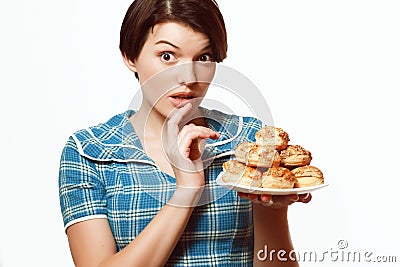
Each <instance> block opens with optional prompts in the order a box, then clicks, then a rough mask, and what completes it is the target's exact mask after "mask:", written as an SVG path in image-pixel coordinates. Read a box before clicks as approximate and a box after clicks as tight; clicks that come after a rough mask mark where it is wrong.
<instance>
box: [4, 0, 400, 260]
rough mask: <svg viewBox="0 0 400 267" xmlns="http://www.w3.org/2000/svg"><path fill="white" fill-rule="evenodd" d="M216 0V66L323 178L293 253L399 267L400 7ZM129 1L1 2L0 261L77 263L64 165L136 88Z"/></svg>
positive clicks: (296, 213) (301, 214)
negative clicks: (126, 27) (70, 141)
mask: <svg viewBox="0 0 400 267" xmlns="http://www.w3.org/2000/svg"><path fill="white" fill-rule="evenodd" d="M219 3H220V6H221V10H222V12H223V14H224V17H225V20H226V24H227V29H228V36H229V52H228V59H227V60H226V61H225V62H224V64H226V65H227V66H230V67H233V68H235V69H236V70H238V71H240V72H241V73H243V74H244V75H246V76H247V77H249V78H250V79H251V80H252V81H253V82H254V83H255V84H256V85H257V86H258V87H259V89H260V90H261V91H262V93H263V94H264V96H265V98H266V100H267V102H268V104H269V107H270V109H271V111H272V114H273V118H274V121H275V125H276V126H279V127H282V128H284V129H285V130H287V131H288V132H289V134H290V137H291V143H293V144H294V143H296V144H301V145H302V146H304V147H305V148H307V149H309V150H310V151H311V152H312V154H313V158H314V159H313V164H314V165H316V166H318V167H320V168H321V169H322V170H323V171H324V174H325V177H326V182H328V183H329V184H330V185H329V186H328V187H327V188H324V189H322V190H320V191H318V192H315V193H314V194H313V201H312V202H311V203H310V204H307V205H304V204H296V205H293V206H292V207H291V208H290V214H289V215H290V227H291V231H292V238H293V242H294V245H295V247H296V249H297V250H298V251H299V252H305V251H317V252H320V253H322V252H323V251H328V252H332V251H335V250H337V249H338V248H337V243H338V241H339V240H346V241H347V242H348V244H349V247H348V249H347V250H346V251H360V252H373V253H374V254H373V255H388V256H390V255H397V261H400V254H399V253H398V251H399V245H398V240H399V238H400V231H399V230H398V225H400V218H399V208H398V206H397V203H398V201H399V200H398V199H399V197H398V187H399V186H400V182H399V178H400V177H399V174H398V166H399V163H398V161H399V156H398V151H399V149H400V146H399V140H398V137H399V134H400V132H399V127H398V126H397V124H398V116H399V114H400V109H399V107H398V102H399V98H398V93H397V92H396V91H399V89H400V49H399V47H400V34H399V32H400V16H399V14H400V3H399V2H398V1H380V0H379V1H378V0H374V1H371V0H370V1H367V0H364V1H355V0H346V1H342V0H336V1H255V0H251V1H228V0H220V1H219ZM129 4H130V1H128V0H124V1H121V0H120V1H104V0H103V1H89V0H85V1H82V0H80V1H76V0H73V1H50V0H37V1H27V0H25V1H22V0H20V1H1V4H0V13H1V14H0V27H1V29H0V30H1V31H0V34H1V43H0V47H1V49H0V64H1V65H0V66H1V78H0V88H1V98H0V99H1V100H0V101H1V103H0V104H1V105H0V108H1V141H2V142H1V144H2V146H1V150H0V151H1V175H0V179H1V185H0V200H1V202H0V206H1V210H0V212H1V213H0V216H1V219H0V226H1V228H0V266H6V267H11V266H59V267H61V266H73V263H72V260H71V258H70V254H69V249H68V244H67V239H66V236H65V234H64V230H63V226H62V219H61V214H60V211H59V206H58V192H57V178H58V177H57V176H58V163H59V157H60V153H61V150H62V148H63V145H64V144H65V141H66V139H67V138H68V136H69V135H70V134H71V133H72V132H74V131H75V130H78V129H80V128H83V127H87V126H89V125H94V124H97V123H99V122H103V121H105V120H107V119H108V118H109V117H111V116H112V115H114V114H117V113H120V112H123V111H125V109H126V108H127V107H128V105H129V102H130V100H131V99H132V97H133V95H134V93H135V91H136V90H137V88H138V86H137V82H136V80H135V79H134V77H133V75H132V74H131V73H130V72H129V71H128V70H127V69H126V67H125V66H124V65H123V63H122V61H121V58H120V55H119V50H118V41H119V39H118V37H119V27H120V24H121V22H122V19H123V16H124V14H125V11H126V9H127V8H128V6H129ZM322 264H323V266H338V265H342V264H343V263H341V262H333V261H331V260H330V258H326V260H325V261H324V262H323V263H322ZM364 264H365V263H357V264H356V263H353V264H347V265H346V266H364ZM314 265H316V264H311V263H306V264H304V266H314ZM319 265H321V263H319ZM369 266H379V264H377V263H375V264H370V265H369ZM385 266H394V265H393V264H386V265H385Z"/></svg>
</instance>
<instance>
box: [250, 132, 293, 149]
mask: <svg viewBox="0 0 400 267" xmlns="http://www.w3.org/2000/svg"><path fill="white" fill-rule="evenodd" d="M255 138H256V143H257V144H259V145H262V146H273V147H275V149H277V150H282V149H285V148H286V147H287V146H288V143H289V141H290V139H289V134H288V133H287V132H285V131H284V130H283V129H282V128H277V127H274V126H264V127H263V128H261V129H260V130H259V131H258V132H256V134H255Z"/></svg>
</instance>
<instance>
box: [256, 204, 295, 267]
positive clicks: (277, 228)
mask: <svg viewBox="0 0 400 267" xmlns="http://www.w3.org/2000/svg"><path fill="white" fill-rule="evenodd" d="M287 210H288V208H287V207H284V208H271V207H264V206H262V205H260V204H253V218H254V265H253V266H257V267H258V266H276V267H278V266H298V264H297V262H296V261H293V260H291V259H290V257H289V253H290V252H291V251H292V250H293V245H292V241H291V238H290V232H289V225H288V220H287ZM260 250H263V251H262V252H260ZM279 251H280V252H279ZM283 251H284V252H283ZM265 253H267V254H265ZM259 257H261V259H264V257H267V258H266V259H265V260H264V261H262V260H260V259H259ZM294 257H295V255H292V258H294ZM279 258H281V259H287V261H282V260H280V259H279ZM271 259H272V261H271Z"/></svg>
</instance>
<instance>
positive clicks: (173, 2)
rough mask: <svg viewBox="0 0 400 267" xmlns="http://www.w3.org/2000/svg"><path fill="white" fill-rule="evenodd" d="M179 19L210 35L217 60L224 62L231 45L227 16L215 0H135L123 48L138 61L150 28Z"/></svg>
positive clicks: (126, 21) (125, 24)
mask: <svg viewBox="0 0 400 267" xmlns="http://www.w3.org/2000/svg"><path fill="white" fill-rule="evenodd" d="M168 21H172V22H178V23H182V24H184V25H187V26H189V27H190V28H192V29H193V30H195V31H198V32H201V33H203V34H205V35H207V36H208V38H209V40H210V45H211V51H212V56H213V59H214V60H215V61H216V62H221V61H223V60H224V59H225V58H226V52H227V48H228V44H227V35H226V29H225V23H224V19H223V17H222V14H221V12H220V10H219V7H218V5H217V3H216V2H215V1H214V0H135V1H134V2H133V3H132V4H131V6H130V7H129V9H128V11H127V12H126V15H125V18H124V21H123V23H122V26H121V32H120V44H119V49H120V50H121V53H122V54H123V55H124V56H125V57H126V58H127V59H129V60H132V61H133V60H135V59H136V58H137V57H138V56H139V54H140V52H141V50H142V48H143V45H144V43H145V41H146V38H147V35H148V33H149V31H150V30H151V29H152V28H153V27H154V26H155V25H156V24H158V23H163V22H168Z"/></svg>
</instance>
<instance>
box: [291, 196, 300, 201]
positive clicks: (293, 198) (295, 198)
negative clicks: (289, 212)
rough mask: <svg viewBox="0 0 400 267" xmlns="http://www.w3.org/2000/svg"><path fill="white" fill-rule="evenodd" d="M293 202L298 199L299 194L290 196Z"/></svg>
mask: <svg viewBox="0 0 400 267" xmlns="http://www.w3.org/2000/svg"><path fill="white" fill-rule="evenodd" d="M290 199H291V200H292V201H293V202H296V201H297V200H299V196H298V195H294V196H292V197H291V198H290Z"/></svg>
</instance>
